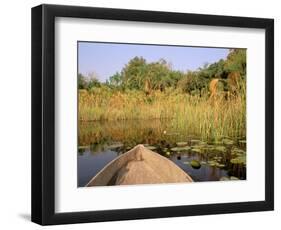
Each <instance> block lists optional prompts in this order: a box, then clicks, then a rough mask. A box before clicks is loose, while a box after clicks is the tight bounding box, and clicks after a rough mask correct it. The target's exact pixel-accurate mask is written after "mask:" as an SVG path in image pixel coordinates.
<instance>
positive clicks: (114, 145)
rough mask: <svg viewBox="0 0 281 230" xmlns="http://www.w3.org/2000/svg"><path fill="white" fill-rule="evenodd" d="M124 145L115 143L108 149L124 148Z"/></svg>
mask: <svg viewBox="0 0 281 230" xmlns="http://www.w3.org/2000/svg"><path fill="white" fill-rule="evenodd" d="M123 146H124V145H123V144H122V143H114V144H112V145H109V146H108V147H107V148H108V149H116V148H121V147H123Z"/></svg>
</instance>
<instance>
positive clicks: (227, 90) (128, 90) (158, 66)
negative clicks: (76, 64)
mask: <svg viewBox="0 0 281 230" xmlns="http://www.w3.org/2000/svg"><path fill="white" fill-rule="evenodd" d="M78 87H79V120H80V121H95V120H97V121H98V120H99V121H101V120H102V121H106V120H128V119H167V120H169V122H172V123H173V124H174V125H173V127H177V126H178V127H181V126H187V127H189V130H190V131H191V132H192V133H196V134H198V135H200V136H201V137H202V139H210V138H212V139H216V138H218V137H222V136H234V137H244V136H245V134H246V97H245V96H246V50H244V49H231V50H230V51H229V54H228V56H227V58H226V59H225V60H219V61H218V62H215V63H212V64H205V65H204V66H203V67H201V68H199V69H197V70H196V71H187V72H182V71H178V70H174V69H172V67H171V65H170V64H169V63H167V61H165V60H164V59H161V60H159V61H157V62H151V63H148V62H147V61H146V60H145V59H144V58H142V57H135V58H133V59H132V60H130V61H129V62H128V63H127V64H126V65H125V66H124V68H123V69H122V71H121V72H117V73H116V74H114V75H113V76H111V77H110V78H109V79H108V81H106V82H105V83H101V82H99V81H98V80H97V78H95V77H91V78H89V77H85V76H83V75H82V74H79V75H78Z"/></svg>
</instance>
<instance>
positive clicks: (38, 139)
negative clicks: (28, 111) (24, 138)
mask: <svg viewBox="0 0 281 230" xmlns="http://www.w3.org/2000/svg"><path fill="white" fill-rule="evenodd" d="M56 17H71V18H88V19H109V20H125V21H138V22H154V23H173V24H193V25H209V26H227V27H240V28H260V29H265V36H266V37H265V43H266V44H265V47H266V50H265V92H266V96H265V101H266V105H265V118H266V121H265V123H266V127H265V143H266V146H265V153H266V154H265V200H264V201H254V202H253V201H251V202H239V203H220V204H203V205H188V206H173V207H157V208H138V209H122V210H107V211H89V212H88V211H87V212H72V213H55V46H54V45H55V44H54V42H55V39H54V36H55V30H54V28H55V18H56ZM273 209H274V20H273V19H264V18H247V17H231V16H215V15H202V14H186V13H171V12H153V11H139V10H125V9H110V8H93V7H80V6H79V7H77V6H62V5H40V6H36V7H34V8H32V209H31V213H32V221H33V222H35V223H38V224H41V225H52V224H70V223H83V222H98V221H115V220H129V219H143V218H162V217H177V216H193V215H206V214H221V213H237V212H252V211H267V210H273Z"/></svg>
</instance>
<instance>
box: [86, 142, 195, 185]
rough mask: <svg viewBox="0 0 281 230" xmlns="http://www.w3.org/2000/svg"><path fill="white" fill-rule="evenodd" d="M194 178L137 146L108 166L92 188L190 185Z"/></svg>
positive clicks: (158, 156) (93, 181)
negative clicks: (164, 184)
mask: <svg viewBox="0 0 281 230" xmlns="http://www.w3.org/2000/svg"><path fill="white" fill-rule="evenodd" d="M192 181H193V180H192V178H191V177H190V176H189V175H188V174H186V173H185V172H184V171H183V170H182V169H181V168H179V167H178V166H177V165H175V164H174V163H173V162H172V161H170V160H168V159H167V158H165V157H163V156H161V155H160V154H158V153H155V152H153V151H151V150H149V149H147V148H145V147H144V146H143V145H137V146H136V147H134V148H133V149H131V150H130V151H128V152H126V153H124V154H122V155H121V156H119V157H118V158H116V159H114V160H113V161H112V162H110V163H109V164H107V165H106V166H105V167H104V168H103V169H102V170H101V171H100V172H99V173H98V174H97V175H96V176H95V177H93V178H92V179H91V180H90V182H89V183H88V184H87V185H86V186H87V187H90V186H106V185H133V184H159V183H188V182H192Z"/></svg>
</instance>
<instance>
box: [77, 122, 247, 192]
mask: <svg viewBox="0 0 281 230" xmlns="http://www.w3.org/2000/svg"><path fill="white" fill-rule="evenodd" d="M78 142H79V143H78V144H79V148H78V187H82V186H85V185H86V184H87V183H88V182H89V181H90V179H91V178H92V177H93V176H95V175H96V174H97V173H98V172H99V171H100V170H101V169H102V168H103V167H104V166H105V165H106V164H108V163H109V162H111V161H112V160H113V159H115V158H116V157H118V156H120V155H121V154H123V153H125V152H127V151H128V150H129V149H131V148H133V147H134V146H135V145H137V144H144V145H146V146H147V147H149V148H152V149H153V151H155V152H157V153H159V154H161V155H163V156H165V157H167V158H168V159H170V160H171V161H173V162H174V163H175V164H176V165H178V166H179V167H180V168H181V169H183V170H184V171H185V172H186V173H188V174H189V175H190V176H191V177H192V179H193V180H194V181H218V180H229V179H240V180H244V179H246V162H245V161H244V162H240V161H237V160H236V159H238V160H239V159H241V158H243V159H245V155H246V141H245V137H240V138H236V139H234V138H230V137H222V138H221V140H219V141H218V140H217V141H215V142H214V141H213V142H210V141H207V142H203V141H202V140H201V138H200V137H199V136H198V135H196V134H193V133H191V132H190V130H185V129H184V128H181V127H178V126H177V127H176V126H174V125H173V124H170V123H169V121H160V120H146V121H142V120H137V121H133V120H132V121H123V122H80V123H79V140H78ZM233 159H234V160H233ZM192 160H196V161H198V162H200V165H201V167H200V168H199V169H196V168H193V167H192V166H191V161H192ZM235 160H236V161H235ZM233 163H234V164H233Z"/></svg>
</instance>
